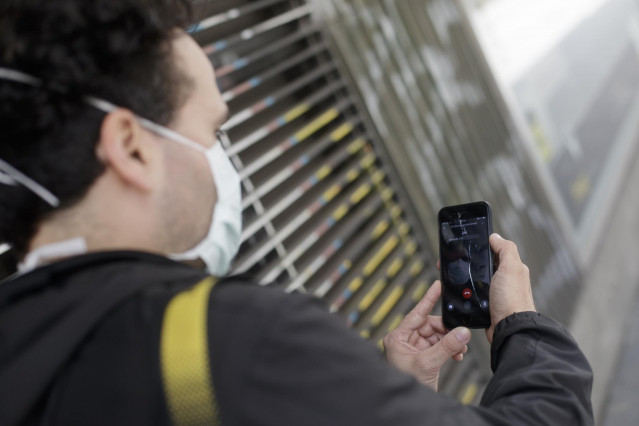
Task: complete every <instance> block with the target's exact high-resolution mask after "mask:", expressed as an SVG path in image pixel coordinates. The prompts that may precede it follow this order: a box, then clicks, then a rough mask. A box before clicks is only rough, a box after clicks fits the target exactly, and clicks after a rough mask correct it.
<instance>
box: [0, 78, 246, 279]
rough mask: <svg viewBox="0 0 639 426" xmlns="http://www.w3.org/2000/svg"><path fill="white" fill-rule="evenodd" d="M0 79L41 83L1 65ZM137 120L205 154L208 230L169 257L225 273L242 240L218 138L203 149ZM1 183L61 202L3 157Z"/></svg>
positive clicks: (234, 176) (237, 201) (233, 182)
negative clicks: (209, 180) (211, 199)
mask: <svg viewBox="0 0 639 426" xmlns="http://www.w3.org/2000/svg"><path fill="white" fill-rule="evenodd" d="M2 78H4V79H6V80H12V81H16V82H19V83H24V84H28V85H39V84H40V80H38V79H37V78H35V77H33V76H30V75H28V74H24V73H22V72H19V71H15V70H10V69H6V68H0V79H2ZM85 100H86V102H87V103H88V104H90V105H91V106H93V107H95V108H97V109H99V110H101V111H103V112H105V113H107V114H108V113H110V112H112V111H114V110H115V109H117V108H118V107H117V106H116V105H114V104H112V103H110V102H108V101H105V100H103V99H97V98H94V97H86V98H85ZM138 120H139V121H140V124H141V125H142V126H143V127H144V128H146V129H147V130H150V131H151V132H153V133H155V134H156V135H158V136H161V137H164V138H167V139H169V140H172V141H174V142H177V143H179V144H182V145H185V146H187V147H189V148H192V149H195V150H196V151H199V152H201V153H202V154H203V155H204V156H205V157H206V160H207V162H208V165H209V169H210V170H211V175H212V177H213V182H214V183H215V186H216V189H217V203H216V204H215V207H214V209H213V216H212V218H211V224H210V226H209V231H208V233H207V235H206V237H205V238H204V240H202V241H201V242H200V243H199V244H198V245H197V246H195V247H194V248H192V249H190V250H188V251H186V252H184V253H177V254H171V255H169V257H170V258H172V259H175V260H196V259H201V260H202V261H203V262H204V263H205V265H206V268H207V271H208V272H209V273H210V274H212V275H215V276H221V275H224V274H226V273H227V272H228V270H229V268H230V265H231V261H232V260H233V258H234V257H235V255H236V254H237V251H238V250H239V248H240V243H241V237H242V191H241V187H240V176H239V174H238V173H237V171H236V170H235V168H234V167H233V164H232V163H231V160H230V159H229V158H228V156H227V155H226V152H225V151H224V148H223V147H222V142H221V141H220V140H219V139H220V138H218V141H217V143H215V144H214V145H213V146H212V147H210V148H205V147H204V146H202V145H200V144H198V143H197V142H194V141H192V140H190V139H188V138H186V137H185V136H183V135H181V134H179V133H177V132H174V131H173V130H171V129H168V128H166V127H164V126H161V125H159V124H157V123H154V122H152V121H150V120H147V119H146V118H142V117H138ZM222 135H223V134H222ZM222 137H223V136H222ZM0 183H4V184H10V185H16V184H21V185H23V186H24V187H26V188H27V189H29V190H31V191H32V192H33V193H34V194H36V195H38V196H39V197H40V198H42V199H43V200H44V201H46V202H47V203H48V204H49V205H51V206H52V207H54V208H55V207H58V205H59V204H60V202H59V200H58V198H57V197H56V196H55V195H53V194H52V193H51V192H50V191H49V190H48V189H46V188H45V187H43V186H42V185H40V184H39V183H37V182H35V181H34V180H33V179H31V178H29V177H28V176H26V175H24V174H23V173H21V172H20V171H19V170H16V169H15V168H14V167H12V166H11V165H10V164H8V163H6V162H5V161H3V160H2V159H0Z"/></svg>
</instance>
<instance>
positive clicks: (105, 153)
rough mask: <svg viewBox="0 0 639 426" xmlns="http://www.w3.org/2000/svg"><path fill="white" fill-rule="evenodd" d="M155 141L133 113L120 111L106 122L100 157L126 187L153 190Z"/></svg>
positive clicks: (100, 142)
mask: <svg viewBox="0 0 639 426" xmlns="http://www.w3.org/2000/svg"><path fill="white" fill-rule="evenodd" d="M153 142H154V141H153V140H151V139H150V138H149V137H148V135H147V134H146V132H145V131H144V129H143V128H142V126H141V125H140V123H139V121H138V119H137V118H136V117H135V115H134V114H133V113H132V112H131V111H129V110H127V109H124V108H118V109H116V110H115V111H112V112H111V113H109V114H108V115H107V116H106V118H105V119H104V120H103V121H102V127H101V129H100V141H99V142H98V145H97V147H96V155H97V157H98V159H99V160H100V161H102V162H103V163H104V164H105V165H107V167H110V168H111V169H112V170H113V172H114V173H115V174H116V175H117V176H118V177H119V178H120V179H121V180H122V181H123V182H124V183H125V184H127V185H131V186H133V187H135V188H137V189H139V190H141V191H150V190H151V189H152V188H153V167H152V164H153V161H152V160H153V158H154V156H156V154H155V153H156V152H157V150H156V149H154V148H157V144H155V143H153Z"/></svg>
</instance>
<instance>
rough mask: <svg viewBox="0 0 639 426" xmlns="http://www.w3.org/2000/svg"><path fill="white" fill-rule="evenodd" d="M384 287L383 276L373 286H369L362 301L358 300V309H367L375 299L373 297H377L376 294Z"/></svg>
mask: <svg viewBox="0 0 639 426" xmlns="http://www.w3.org/2000/svg"><path fill="white" fill-rule="evenodd" d="M385 287H386V279H385V278H382V279H381V280H379V281H377V282H376V283H375V285H374V286H373V288H371V289H370V291H369V292H368V293H367V294H366V296H364V298H363V299H362V301H361V302H359V310H360V311H365V310H366V309H368V308H369V307H370V306H371V304H372V303H373V302H374V301H375V299H377V296H379V295H380V293H381V292H382V290H384V288H385Z"/></svg>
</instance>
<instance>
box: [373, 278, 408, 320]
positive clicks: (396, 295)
mask: <svg viewBox="0 0 639 426" xmlns="http://www.w3.org/2000/svg"><path fill="white" fill-rule="evenodd" d="M403 294H404V288H403V287H395V288H394V289H393V291H392V292H391V294H390V295H389V296H388V298H387V299H386V300H385V301H384V303H383V304H382V306H380V307H379V309H378V310H377V312H375V315H373V318H372V320H371V324H372V325H373V327H377V326H378V325H379V324H380V323H381V322H382V321H384V318H386V316H387V315H388V314H389V313H390V311H391V309H393V307H394V306H395V305H396V304H397V302H398V301H399V299H400V298H401V297H402V295H403ZM400 321H401V320H400Z"/></svg>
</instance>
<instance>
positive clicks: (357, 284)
mask: <svg viewBox="0 0 639 426" xmlns="http://www.w3.org/2000/svg"><path fill="white" fill-rule="evenodd" d="M362 284H364V280H363V279H362V278H361V277H357V278H355V279H354V280H353V281H351V283H350V284H349V285H348V291H350V292H351V293H355V292H356V291H357V290H359V288H360V287H361V286H362Z"/></svg>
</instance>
